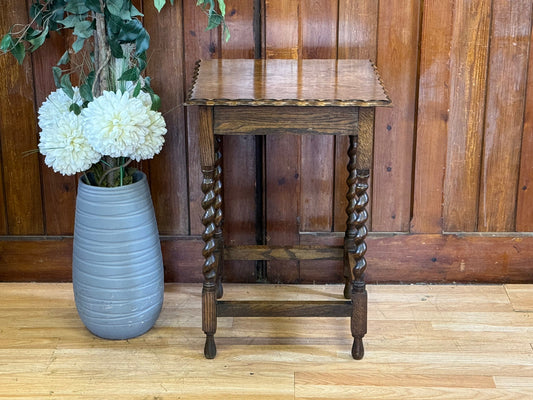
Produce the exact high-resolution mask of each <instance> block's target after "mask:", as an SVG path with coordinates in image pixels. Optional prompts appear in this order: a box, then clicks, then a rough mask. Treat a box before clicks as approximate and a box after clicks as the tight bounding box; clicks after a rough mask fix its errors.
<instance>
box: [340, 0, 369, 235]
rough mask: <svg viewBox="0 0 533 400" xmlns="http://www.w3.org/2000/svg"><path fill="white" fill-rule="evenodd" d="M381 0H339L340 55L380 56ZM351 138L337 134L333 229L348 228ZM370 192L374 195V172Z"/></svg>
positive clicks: (351, 56) (360, 57) (356, 57)
mask: <svg viewBox="0 0 533 400" xmlns="http://www.w3.org/2000/svg"><path fill="white" fill-rule="evenodd" d="M378 12H379V2H378V1H374V0H363V1H351V0H339V22H338V33H337V37H338V43H337V56H338V58H339V59H345V58H347V59H358V58H359V59H369V60H372V61H373V62H374V63H375V62H376V59H377V34H378ZM348 147H349V139H348V138H342V137H337V138H335V193H334V201H333V230H334V231H336V232H342V231H345V230H346V207H347V206H348V201H347V200H346V191H347V190H346V179H347V178H348V171H347V169H346V165H347V164H348V157H347V155H346V153H347V151H348ZM370 175H371V176H370V179H369V182H370V187H369V190H368V194H369V196H372V174H370ZM368 212H369V218H368V224H369V226H370V225H371V224H372V203H369V204H368Z"/></svg>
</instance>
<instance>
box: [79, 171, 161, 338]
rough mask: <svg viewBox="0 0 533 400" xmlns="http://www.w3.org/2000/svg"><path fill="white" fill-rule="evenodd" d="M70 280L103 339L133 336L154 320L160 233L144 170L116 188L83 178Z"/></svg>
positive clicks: (86, 321)
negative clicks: (90, 182) (99, 185)
mask: <svg viewBox="0 0 533 400" xmlns="http://www.w3.org/2000/svg"><path fill="white" fill-rule="evenodd" d="M72 264H73V265H72V281H73V288H74V298H75V302H76V308H77V310H78V314H79V316H80V318H81V320H82V321H83V323H84V324H85V326H86V327H87V328H88V329H89V330H90V331H91V332H92V333H93V334H94V335H96V336H99V337H101V338H105V339H130V338H133V337H136V336H139V335H142V334H143V333H145V332H147V331H148V330H149V329H150V328H152V326H153V325H154V324H155V322H156V320H157V318H158V316H159V313H160V311H161V307H162V304H163V293H164V277H163V260H162V256H161V245H160V241H159V232H158V229H157V223H156V220H155V213H154V208H153V204H152V199H151V196H150V190H149V187H148V182H147V178H146V175H144V174H143V173H141V172H137V173H136V174H135V176H134V182H133V183H132V184H129V185H126V186H120V187H114V188H104V187H98V186H90V185H88V184H85V183H84V182H83V179H80V182H79V185H78V195H77V198H76V216H75V227H74V245H73V257H72Z"/></svg>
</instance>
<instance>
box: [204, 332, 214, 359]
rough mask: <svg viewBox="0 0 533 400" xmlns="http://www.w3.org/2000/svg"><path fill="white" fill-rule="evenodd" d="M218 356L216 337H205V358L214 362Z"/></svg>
mask: <svg viewBox="0 0 533 400" xmlns="http://www.w3.org/2000/svg"><path fill="white" fill-rule="evenodd" d="M216 355H217V346H216V344H215V336H214V335H206V336H205V346H204V356H205V358H207V359H209V360H212V359H213V358H215V356H216Z"/></svg>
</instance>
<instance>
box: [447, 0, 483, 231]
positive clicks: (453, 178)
mask: <svg viewBox="0 0 533 400" xmlns="http://www.w3.org/2000/svg"><path fill="white" fill-rule="evenodd" d="M491 6H492V2H491V1H490V0H476V1H470V0H460V1H457V2H455V3H454V7H455V8H454V16H453V30H452V44H451V51H450V60H449V63H450V74H451V78H450V105H449V110H450V111H449V117H448V145H447V159H446V177H445V180H444V194H445V196H444V211H443V215H444V230H446V231H449V232H457V231H459V232H460V231H464V232H473V231H476V229H477V210H478V198H479V177H480V170H481V146H482V142H483V118H484V112H485V87H486V79H487V64H488V56H489V51H488V47H489V36H490V19H491Z"/></svg>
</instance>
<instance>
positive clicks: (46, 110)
mask: <svg viewBox="0 0 533 400" xmlns="http://www.w3.org/2000/svg"><path fill="white" fill-rule="evenodd" d="M73 89H74V97H73V98H72V99H71V98H70V97H68V95H67V94H66V93H65V92H64V91H63V89H57V90H55V91H53V92H52V93H50V94H49V95H48V97H47V98H46V101H45V102H44V103H43V104H42V105H41V107H40V108H39V127H40V128H41V129H46V128H47V127H51V126H55V124H56V120H57V116H58V115H66V114H67V113H69V112H70V106H71V105H72V104H77V105H78V106H81V105H82V104H83V99H82V98H81V96H80V91H79V89H78V88H77V87H73Z"/></svg>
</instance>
